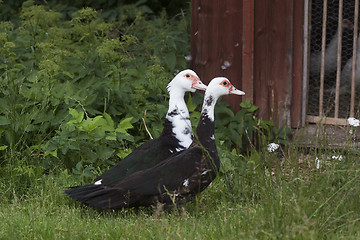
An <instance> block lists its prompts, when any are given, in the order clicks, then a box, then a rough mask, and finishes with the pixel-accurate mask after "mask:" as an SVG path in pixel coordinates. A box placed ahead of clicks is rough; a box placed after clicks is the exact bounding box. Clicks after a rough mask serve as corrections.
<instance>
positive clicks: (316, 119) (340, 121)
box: [306, 115, 349, 126]
mask: <svg viewBox="0 0 360 240" xmlns="http://www.w3.org/2000/svg"><path fill="white" fill-rule="evenodd" d="M306 121H307V122H309V123H322V124H329V125H344V126H345V125H349V123H348V121H347V119H344V118H331V117H322V116H310V115H308V116H306Z"/></svg>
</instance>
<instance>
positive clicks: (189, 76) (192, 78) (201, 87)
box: [184, 73, 206, 91]
mask: <svg viewBox="0 0 360 240" xmlns="http://www.w3.org/2000/svg"><path fill="white" fill-rule="evenodd" d="M184 77H185V78H187V79H189V80H190V81H192V83H191V88H194V89H198V90H204V91H205V90H206V85H205V84H203V83H202V82H201V80H200V78H199V77H198V76H195V75H193V74H191V73H186V74H185V75H184Z"/></svg>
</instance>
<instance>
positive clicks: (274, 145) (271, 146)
mask: <svg viewBox="0 0 360 240" xmlns="http://www.w3.org/2000/svg"><path fill="white" fill-rule="evenodd" d="M278 148H279V144H277V143H270V144H269V145H268V148H267V150H268V152H275V151H276V150H277V149H278Z"/></svg>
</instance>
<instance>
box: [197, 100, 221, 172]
mask: <svg viewBox="0 0 360 240" xmlns="http://www.w3.org/2000/svg"><path fill="white" fill-rule="evenodd" d="M216 101H217V97H214V96H212V95H211V94H205V97H204V103H203V107H202V110H201V116H200V121H199V124H198V126H197V129H196V134H197V137H198V139H199V141H200V143H201V145H202V146H203V147H204V148H205V149H206V150H207V151H208V152H209V154H210V156H211V158H212V159H213V160H214V163H215V165H216V167H217V168H218V169H219V164H220V163H219V157H218V154H217V150H216V144H215V136H214V109H215V104H216Z"/></svg>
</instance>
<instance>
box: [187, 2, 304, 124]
mask: <svg viewBox="0 0 360 240" xmlns="http://www.w3.org/2000/svg"><path fill="white" fill-rule="evenodd" d="M303 14H304V13H303V0H263V1H255V0H226V1H223V0H212V1H208V0H192V14H191V17H192V22H191V56H192V61H191V67H192V68H193V69H194V70H195V71H196V72H197V73H198V74H199V76H200V78H201V79H202V80H203V81H204V82H206V83H208V82H209V81H210V80H211V79H212V78H213V77H216V76H225V77H228V78H229V79H230V81H231V82H232V83H233V84H234V85H235V86H236V87H238V88H240V89H242V90H243V91H245V93H246V96H245V97H243V99H241V97H237V96H236V97H235V96H231V97H227V98H226V100H227V101H228V102H229V103H230V104H231V105H232V106H233V107H234V108H235V109H239V103H240V101H242V100H244V99H250V100H251V101H252V102H253V103H254V104H256V105H258V106H259V107H260V108H259V111H258V113H257V114H258V116H259V117H260V118H263V119H273V120H274V121H275V122H278V124H279V126H284V125H287V126H292V127H299V126H300V125H301V122H300V119H301V116H300V114H301V86H302V55H303V54H302V49H303V48H302V42H303V41H302V36H303V16H304V15H303ZM227 63H228V64H227ZM227 65H228V66H227Z"/></svg>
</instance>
